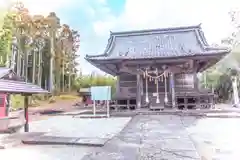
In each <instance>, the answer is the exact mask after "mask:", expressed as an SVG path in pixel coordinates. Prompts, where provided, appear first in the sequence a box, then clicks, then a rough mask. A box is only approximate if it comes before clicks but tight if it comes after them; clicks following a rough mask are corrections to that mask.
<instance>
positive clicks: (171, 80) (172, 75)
mask: <svg viewBox="0 0 240 160" xmlns="http://www.w3.org/2000/svg"><path fill="white" fill-rule="evenodd" d="M170 82H171V91H172V108H175V107H176V101H175V84H174V73H173V72H171V75H170Z"/></svg>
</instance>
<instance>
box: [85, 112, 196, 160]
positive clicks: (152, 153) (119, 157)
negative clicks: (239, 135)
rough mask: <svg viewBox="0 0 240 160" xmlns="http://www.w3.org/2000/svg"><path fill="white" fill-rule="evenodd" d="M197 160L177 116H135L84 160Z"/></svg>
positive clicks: (181, 122) (191, 144)
mask: <svg viewBox="0 0 240 160" xmlns="http://www.w3.org/2000/svg"><path fill="white" fill-rule="evenodd" d="M100 159H104V160H182V159H184V160H193V159H194V160H195V159H199V160H200V156H199V155H198V153H197V151H196V148H195V146H194V143H193V142H192V140H191V139H190V137H189V135H188V132H187V130H186V129H185V127H184V125H183V121H182V120H181V117H179V116H175V115H166V116H165V115H149V116H136V117H135V118H134V119H133V120H132V121H131V123H129V125H128V126H127V127H126V128H125V129H124V130H123V131H122V132H121V134H119V135H118V136H116V137H114V138H113V139H112V140H110V141H109V142H108V143H106V144H105V146H104V147H102V148H99V149H97V150H96V152H93V153H91V154H89V155H87V156H85V157H84V158H83V160H100Z"/></svg>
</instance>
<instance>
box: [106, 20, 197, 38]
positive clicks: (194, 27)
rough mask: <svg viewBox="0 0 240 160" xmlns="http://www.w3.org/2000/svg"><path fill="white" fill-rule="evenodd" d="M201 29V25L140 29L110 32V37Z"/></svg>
mask: <svg viewBox="0 0 240 160" xmlns="http://www.w3.org/2000/svg"><path fill="white" fill-rule="evenodd" d="M195 29H201V23H200V24H198V25H191V26H180V27H167V28H156V29H142V30H131V31H119V32H112V31H110V35H112V36H121V35H135V34H136V35H138V34H139V33H146V34H147V33H149V34H151V33H152V32H154V33H155V32H158V33H159V32H160V33H161V32H170V31H172V32H181V31H185V30H195Z"/></svg>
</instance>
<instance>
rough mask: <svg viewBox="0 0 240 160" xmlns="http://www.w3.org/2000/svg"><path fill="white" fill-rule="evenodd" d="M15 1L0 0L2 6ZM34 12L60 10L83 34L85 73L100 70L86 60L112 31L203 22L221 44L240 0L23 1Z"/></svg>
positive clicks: (211, 37)
mask: <svg viewBox="0 0 240 160" xmlns="http://www.w3.org/2000/svg"><path fill="white" fill-rule="evenodd" d="M10 1H11V0H0V8H1V7H5V6H7V4H9V2H10ZM12 1H16V0H12ZM22 2H24V4H25V6H26V7H27V8H28V9H29V11H30V13H31V14H44V15H47V14H48V13H49V12H52V11H54V12H56V14H57V16H58V17H59V18H60V19H61V23H62V24H64V23H67V24H69V25H70V26H71V27H72V28H73V29H75V30H78V31H79V32H80V35H81V44H80V49H79V52H78V54H79V55H80V58H79V62H80V66H79V68H81V71H82V72H83V73H90V72H92V71H96V72H99V70H98V69H96V68H94V67H93V66H91V65H90V64H89V63H88V62H86V61H85V60H84V57H85V55H86V54H89V55H97V54H102V53H103V51H104V48H105V47H106V45H107V40H108V38H109V35H110V31H127V30H138V29H155V28H165V27H176V26H186V25H198V24H200V23H201V24H202V28H203V31H204V33H205V35H206V38H207V40H208V42H209V43H210V44H211V43H219V42H220V41H221V39H223V38H225V37H227V36H228V35H230V34H231V31H232V27H231V23H230V18H229V15H228V12H229V11H231V10H239V9H240V1H239V0H22Z"/></svg>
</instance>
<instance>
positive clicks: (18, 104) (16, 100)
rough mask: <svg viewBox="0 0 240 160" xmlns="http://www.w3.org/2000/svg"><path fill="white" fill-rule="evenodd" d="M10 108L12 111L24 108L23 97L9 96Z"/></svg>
mask: <svg viewBox="0 0 240 160" xmlns="http://www.w3.org/2000/svg"><path fill="white" fill-rule="evenodd" d="M10 100H11V106H12V108H13V109H19V108H23V107H24V96H21V95H11V98H10Z"/></svg>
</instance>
